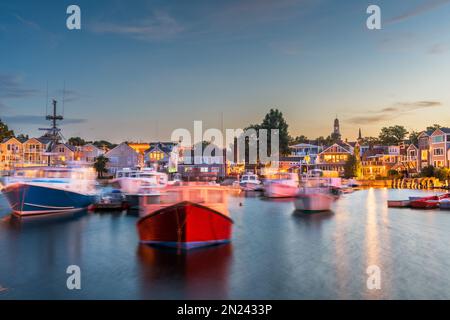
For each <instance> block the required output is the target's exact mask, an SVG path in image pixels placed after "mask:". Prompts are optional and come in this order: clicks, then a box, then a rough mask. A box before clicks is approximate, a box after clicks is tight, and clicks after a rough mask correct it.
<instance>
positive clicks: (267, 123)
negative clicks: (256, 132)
mask: <svg viewBox="0 0 450 320" xmlns="http://www.w3.org/2000/svg"><path fill="white" fill-rule="evenodd" d="M288 128H289V125H288V124H287V122H286V120H285V119H284V117H283V113H282V112H281V111H280V110H278V109H270V111H269V113H268V114H266V116H265V117H264V120H263V122H262V123H261V125H260V126H259V129H266V130H267V148H268V149H269V150H268V151H269V152H271V150H270V143H271V135H270V130H271V129H278V138H279V148H280V153H281V154H282V155H288V154H289V132H288Z"/></svg>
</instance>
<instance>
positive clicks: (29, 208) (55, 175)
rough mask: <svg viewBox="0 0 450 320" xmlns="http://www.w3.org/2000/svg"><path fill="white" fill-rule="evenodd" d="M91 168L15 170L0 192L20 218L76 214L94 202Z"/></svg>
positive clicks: (94, 194)
mask: <svg viewBox="0 0 450 320" xmlns="http://www.w3.org/2000/svg"><path fill="white" fill-rule="evenodd" d="M94 176H95V172H94V171H93V170H92V169H90V168H59V167H39V168H24V169H20V170H17V171H16V172H15V173H14V175H13V176H12V177H10V178H8V179H7V182H6V186H5V187H4V188H3V190H2V192H3V194H4V195H5V197H6V199H7V200H8V203H9V205H10V207H11V210H12V211H13V213H14V214H16V215H19V216H31V215H43V214H52V213H63V212H75V211H80V210H84V209H87V208H88V207H89V206H90V205H91V204H93V203H94V202H95V200H96V198H97V192H96V190H95V180H94V178H93V177H94Z"/></svg>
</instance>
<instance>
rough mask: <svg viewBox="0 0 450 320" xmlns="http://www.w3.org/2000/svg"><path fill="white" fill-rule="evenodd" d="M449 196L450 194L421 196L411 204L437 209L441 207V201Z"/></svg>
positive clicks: (419, 207) (420, 207)
mask: <svg viewBox="0 0 450 320" xmlns="http://www.w3.org/2000/svg"><path fill="white" fill-rule="evenodd" d="M447 198H449V194H444V195H440V196H430V197H424V198H419V199H415V200H412V201H411V203H410V206H411V208H416V209H436V208H439V201H440V200H442V199H447Z"/></svg>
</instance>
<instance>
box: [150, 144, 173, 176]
mask: <svg viewBox="0 0 450 320" xmlns="http://www.w3.org/2000/svg"><path fill="white" fill-rule="evenodd" d="M176 145H177V144H176V143H173V142H164V143H162V142H153V143H150V145H149V148H148V149H147V150H145V152H144V162H145V165H146V166H148V167H155V168H157V169H159V170H163V169H167V166H168V164H169V161H170V156H171V153H172V150H173V149H174V146H176Z"/></svg>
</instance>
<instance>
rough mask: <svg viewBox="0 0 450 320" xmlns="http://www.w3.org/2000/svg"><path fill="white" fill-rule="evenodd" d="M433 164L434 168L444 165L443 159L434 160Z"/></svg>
mask: <svg viewBox="0 0 450 320" xmlns="http://www.w3.org/2000/svg"><path fill="white" fill-rule="evenodd" d="M434 166H435V167H436V168H440V167H443V166H444V161H441V160H439V161H434Z"/></svg>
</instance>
